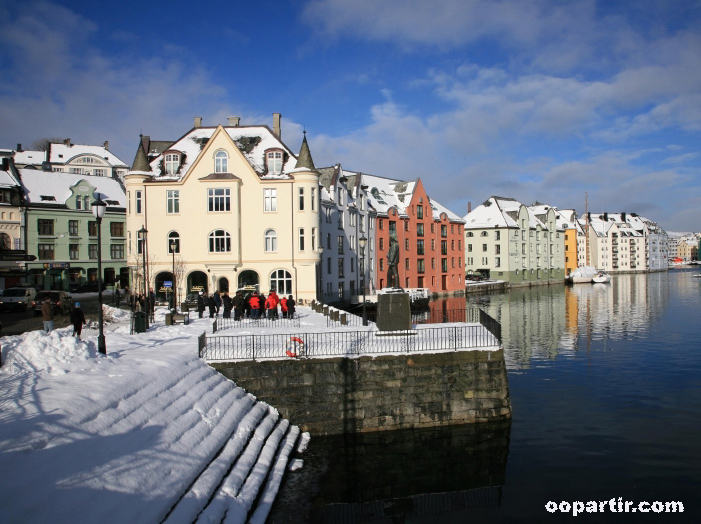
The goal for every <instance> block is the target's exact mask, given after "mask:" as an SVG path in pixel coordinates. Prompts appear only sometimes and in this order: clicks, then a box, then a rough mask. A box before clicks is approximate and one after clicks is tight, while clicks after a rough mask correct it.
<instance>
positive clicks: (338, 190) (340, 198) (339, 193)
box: [336, 187, 343, 206]
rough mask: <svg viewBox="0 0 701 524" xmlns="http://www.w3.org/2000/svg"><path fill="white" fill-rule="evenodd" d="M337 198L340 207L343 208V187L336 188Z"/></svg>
mask: <svg viewBox="0 0 701 524" xmlns="http://www.w3.org/2000/svg"><path fill="white" fill-rule="evenodd" d="M336 196H337V200H338V205H339V206H342V205H343V188H342V187H338V188H336Z"/></svg>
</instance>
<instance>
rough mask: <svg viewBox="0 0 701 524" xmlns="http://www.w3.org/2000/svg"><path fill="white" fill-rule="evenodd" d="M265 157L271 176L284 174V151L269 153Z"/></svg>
mask: <svg viewBox="0 0 701 524" xmlns="http://www.w3.org/2000/svg"><path fill="white" fill-rule="evenodd" d="M265 157H266V160H267V166H268V174H269V175H277V174H280V173H282V151H268V152H267V153H266V155H265Z"/></svg>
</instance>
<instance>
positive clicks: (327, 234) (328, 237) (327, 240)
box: [326, 233, 331, 249]
mask: <svg viewBox="0 0 701 524" xmlns="http://www.w3.org/2000/svg"><path fill="white" fill-rule="evenodd" d="M326 249H331V233H326Z"/></svg>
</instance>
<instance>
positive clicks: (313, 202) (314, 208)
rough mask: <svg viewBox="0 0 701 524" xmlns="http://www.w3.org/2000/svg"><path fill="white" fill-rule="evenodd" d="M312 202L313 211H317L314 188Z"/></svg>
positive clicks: (313, 189) (314, 189)
mask: <svg viewBox="0 0 701 524" xmlns="http://www.w3.org/2000/svg"><path fill="white" fill-rule="evenodd" d="M311 197H312V198H311V202H312V211H316V188H315V187H313V188H312V195H311Z"/></svg>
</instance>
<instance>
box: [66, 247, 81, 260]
mask: <svg viewBox="0 0 701 524" xmlns="http://www.w3.org/2000/svg"><path fill="white" fill-rule="evenodd" d="M68 258H70V259H71V260H78V258H79V257H78V244H68Z"/></svg>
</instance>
